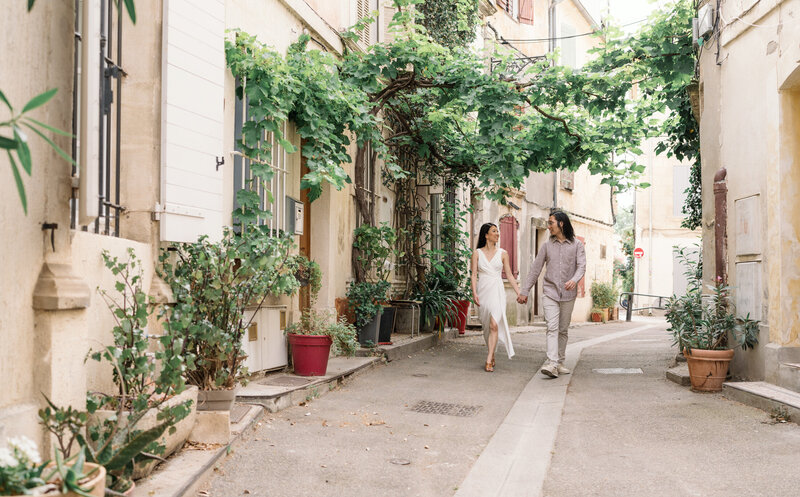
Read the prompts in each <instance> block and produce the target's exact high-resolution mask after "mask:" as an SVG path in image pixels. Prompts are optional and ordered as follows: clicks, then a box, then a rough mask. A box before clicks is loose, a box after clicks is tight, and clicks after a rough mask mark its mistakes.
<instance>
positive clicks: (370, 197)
mask: <svg viewBox="0 0 800 497" xmlns="http://www.w3.org/2000/svg"><path fill="white" fill-rule="evenodd" d="M361 181H362V184H363V185H364V198H366V201H367V208H368V209H369V212H370V217H371V218H373V219H374V217H375V196H376V192H375V154H374V153H373V150H372V144H371V143H367V144H366V145H365V146H364V176H363V177H362V178H361ZM365 222H366V220H365V219H362V217H361V211H360V210H358V209H356V226H361V225H362V224H364V223H365Z"/></svg>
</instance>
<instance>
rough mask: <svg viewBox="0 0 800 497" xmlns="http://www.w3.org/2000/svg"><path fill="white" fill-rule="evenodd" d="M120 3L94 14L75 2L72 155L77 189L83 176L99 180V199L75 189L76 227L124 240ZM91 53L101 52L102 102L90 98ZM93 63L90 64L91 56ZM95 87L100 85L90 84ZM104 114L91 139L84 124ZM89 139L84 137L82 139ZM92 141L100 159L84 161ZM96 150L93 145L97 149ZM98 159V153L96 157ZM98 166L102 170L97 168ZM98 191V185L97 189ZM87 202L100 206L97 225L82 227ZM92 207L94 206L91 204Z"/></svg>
mask: <svg viewBox="0 0 800 497" xmlns="http://www.w3.org/2000/svg"><path fill="white" fill-rule="evenodd" d="M119 7H120V6H119V5H118V3H117V2H114V1H112V0H100V2H99V9H100V12H99V15H98V16H94V15H89V14H87V11H86V9H85V8H84V0H75V54H74V72H73V83H74V89H73V96H72V98H73V100H72V102H73V116H72V134H73V137H74V138H73V140H72V157H73V159H74V160H75V161H76V162H78V163H79V164H81V167H82V168H83V171H81V170H80V169H79V168H76V167H73V169H72V176H73V178H75V182H74V183H73V186H75V185H76V184H77V180H78V178H79V176H80V175H85V176H86V177H87V178H88V177H91V178H92V181H95V179H96V192H97V196H96V198H92V195H79V190H78V188H77V187H74V188H73V195H72V198H71V199H70V227H71V228H73V229H78V228H79V227H80V228H81V229H83V230H84V231H90V232H93V233H98V234H103V235H110V236H120V214H121V213H122V211H124V210H125V208H124V207H123V206H121V205H120V189H121V184H120V152H121V150H120V141H121V136H122V126H121V118H122V113H121V109H122V106H121V93H122V78H123V77H125V76H126V75H127V73H126V72H125V70H124V69H123V67H122V19H123V10H124V9H122V8H119ZM87 19H92V21H91V22H92V23H94V22H96V23H98V25H97V26H95V25H87ZM92 29H94V30H97V29H99V43H98V44H97V45H96V46H89V45H86V46H85V45H84V44H85V43H90V44H93V42H92V40H95V38H94V37H85V36H84V34H85V33H86V32H87V31H88V30H92ZM87 51H97V52H99V57H98V58H97V59H98V60H99V75H100V83H99V99H96V96H94V95H87V94H84V90H83V89H84V88H85V87H87V86H86V85H85V81H84V79H85V78H87V77H90V74H91V72H90V71H84V70H82V68H83V66H84V57H85V54H86V53H87ZM87 60H89V59H88V58H87ZM88 87H89V88H92V87H95V85H89V86H88ZM84 100H86V101H92V102H93V101H98V102H99V105H98V106H97V107H98V108H97V109H95V108H94V107H93V106H91V105H89V106H86V105H83V104H84ZM95 111H97V112H98V113H99V126H97V128H98V131H97V133H98V136H97V137H96V139H94V138H91V139H90V137H88V136H86V134H85V133H82V131H81V130H82V129H89V128H90V127H86V126H84V121H85V120H86V119H87V118H88V117H89V116H87V115H86V113H87V112H95ZM82 135H83V136H82ZM87 143H91V144H95V143H96V144H97V154H96V157H97V158H98V160H97V161H94V160H92V161H87V160H83V161H81V157H86V156H87V154H86V153H85V152H86V151H84V150H81V146H82V145H83V146H90V145H87ZM91 146H93V145H91ZM91 155H92V156H94V154H91ZM94 168H96V170H94ZM92 188H93V189H94V185H92ZM81 198H83V199H84V200H83V201H84V202H97V210H94V208H93V207H92V208H91V209H89V210H90V211H91V212H93V213H94V214H92V215H91V217H92V218H93V221H91V222H89V223H87V224H84V225H81V222H80V218H81V216H80V211H81V208H80V199H81ZM87 207H88V206H87Z"/></svg>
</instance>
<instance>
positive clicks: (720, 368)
mask: <svg viewBox="0 0 800 497" xmlns="http://www.w3.org/2000/svg"><path fill="white" fill-rule="evenodd" d="M733 352H734V351H733V350H702V349H687V350H684V351H683V355H684V357H686V363H687V364H688V365H689V380H690V381H691V383H692V390H695V391H698V392H719V391H720V390H722V383H723V382H724V381H725V377H726V376H728V367H729V366H730V363H731V359H733Z"/></svg>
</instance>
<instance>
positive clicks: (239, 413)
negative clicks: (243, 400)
mask: <svg viewBox="0 0 800 497" xmlns="http://www.w3.org/2000/svg"><path fill="white" fill-rule="evenodd" d="M249 410H250V406H248V405H244V404H236V405H234V406H233V409H231V423H238V422H239V421H241V420H242V418H243V417H244V415H245V414H247V412H248V411H249Z"/></svg>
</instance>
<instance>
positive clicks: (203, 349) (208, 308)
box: [161, 226, 299, 390]
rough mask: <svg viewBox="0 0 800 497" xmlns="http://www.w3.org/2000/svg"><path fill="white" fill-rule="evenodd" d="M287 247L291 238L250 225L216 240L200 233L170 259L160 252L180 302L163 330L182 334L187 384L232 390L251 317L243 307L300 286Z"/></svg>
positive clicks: (240, 370) (165, 275)
mask: <svg viewBox="0 0 800 497" xmlns="http://www.w3.org/2000/svg"><path fill="white" fill-rule="evenodd" d="M291 247H292V241H291V239H290V238H289V237H287V236H271V235H270V234H269V233H268V232H267V231H266V228H264V227H258V226H249V227H246V228H243V229H242V233H241V234H236V233H235V232H234V231H233V230H231V229H226V231H225V232H224V234H223V237H222V239H221V240H220V241H218V242H211V241H209V240H208V238H207V237H205V236H203V237H201V238H200V239H199V240H198V241H197V242H195V243H182V244H178V245H177V246H176V247H175V249H176V254H175V257H174V259H173V258H172V257H171V256H170V253H169V252H165V253H164V254H163V255H162V257H161V262H162V271H161V275H162V277H163V278H164V280H165V281H166V282H167V283H168V284H169V285H170V286H171V287H172V291H173V293H174V295H175V298H176V300H177V302H178V304H177V305H176V306H175V307H174V308H173V310H172V316H171V317H172V319H170V320H169V321H168V322H167V323H166V324H165V328H167V329H168V330H169V331H170V332H171V333H174V334H177V335H180V336H181V337H182V338H183V339H184V341H185V348H186V350H187V351H189V352H191V353H192V354H194V355H195V357H196V359H195V361H194V363H193V364H190V367H189V370H188V371H187V373H186V378H187V381H188V383H190V384H192V385H197V386H198V387H199V388H200V389H201V390H217V389H229V388H233V386H234V385H235V383H236V379H237V378H238V377H239V376H240V375H241V374H242V373H243V372H244V365H243V362H244V359H245V354H244V352H243V351H242V337H243V336H244V333H245V332H246V330H247V328H248V327H249V326H250V323H251V321H252V318H251V319H249V320H248V319H245V309H246V308H247V307H250V306H259V305H261V303H263V301H264V300H265V299H266V297H267V296H268V295H270V294H271V295H279V294H287V295H290V294H293V293H294V292H295V291H296V290H297V288H298V286H299V285H298V282H297V280H296V279H295V277H294V271H293V269H292V268H291V264H290V257H291V256H290V254H289V251H290V249H291ZM171 259H172V260H171Z"/></svg>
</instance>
